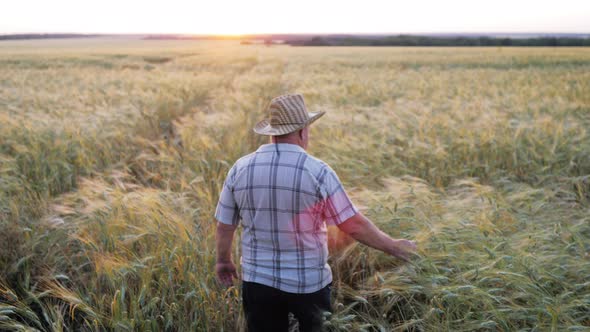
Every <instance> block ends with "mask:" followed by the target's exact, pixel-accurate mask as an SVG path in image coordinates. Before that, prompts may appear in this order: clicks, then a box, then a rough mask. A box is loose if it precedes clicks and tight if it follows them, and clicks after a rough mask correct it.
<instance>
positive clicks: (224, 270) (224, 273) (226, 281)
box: [215, 261, 238, 287]
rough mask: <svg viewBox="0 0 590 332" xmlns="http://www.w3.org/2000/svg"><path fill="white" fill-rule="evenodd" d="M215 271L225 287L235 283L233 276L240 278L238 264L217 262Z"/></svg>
mask: <svg viewBox="0 0 590 332" xmlns="http://www.w3.org/2000/svg"><path fill="white" fill-rule="evenodd" d="M215 273H216V274H217V280H218V281H219V282H220V283H221V284H222V285H223V286H225V287H230V286H232V285H233V278H236V279H237V278H238V273H237V271H236V266H235V265H234V263H232V262H231V261H230V262H217V264H215Z"/></svg>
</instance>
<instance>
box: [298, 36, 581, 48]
mask: <svg viewBox="0 0 590 332" xmlns="http://www.w3.org/2000/svg"><path fill="white" fill-rule="evenodd" d="M287 43H288V44H290V45H293V46H590V38H569V37H538V38H493V37H429V36H411V35H399V36H387V37H381V38H374V37H371V38H363V37H320V36H317V37H313V38H311V39H308V40H291V41H287Z"/></svg>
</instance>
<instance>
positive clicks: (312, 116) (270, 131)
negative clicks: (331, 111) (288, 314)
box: [254, 111, 326, 136]
mask: <svg viewBox="0 0 590 332" xmlns="http://www.w3.org/2000/svg"><path fill="white" fill-rule="evenodd" d="M307 114H308V116H309V119H307V121H305V122H304V123H301V124H294V125H291V124H289V125H281V126H271V125H270V122H268V120H266V119H265V120H262V121H260V122H258V123H257V124H256V126H254V132H255V133H257V134H259V135H267V136H280V135H286V134H289V133H292V132H294V131H297V130H299V129H301V128H305V127H306V126H309V125H310V124H312V123H313V122H315V121H316V120H317V119H319V118H321V117H322V115H324V114H326V112H324V111H320V112H309V113H307Z"/></svg>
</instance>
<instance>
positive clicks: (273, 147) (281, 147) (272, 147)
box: [257, 143, 306, 153]
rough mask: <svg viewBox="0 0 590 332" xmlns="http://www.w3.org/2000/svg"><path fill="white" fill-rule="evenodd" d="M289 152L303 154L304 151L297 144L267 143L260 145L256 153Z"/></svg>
mask: <svg viewBox="0 0 590 332" xmlns="http://www.w3.org/2000/svg"><path fill="white" fill-rule="evenodd" d="M277 150H278V151H291V152H303V153H306V152H305V149H303V148H302V147H300V146H299V145H297V144H290V143H268V144H262V145H261V146H260V147H259V148H258V150H257V151H258V152H262V151H277Z"/></svg>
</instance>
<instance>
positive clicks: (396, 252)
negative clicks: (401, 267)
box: [391, 239, 416, 262]
mask: <svg viewBox="0 0 590 332" xmlns="http://www.w3.org/2000/svg"><path fill="white" fill-rule="evenodd" d="M415 252H416V241H410V240H406V239H399V240H393V248H392V250H391V254H392V255H393V256H395V257H397V258H399V259H402V260H404V261H406V262H407V261H408V260H409V259H410V256H411V255H412V254H414V253H415Z"/></svg>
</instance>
